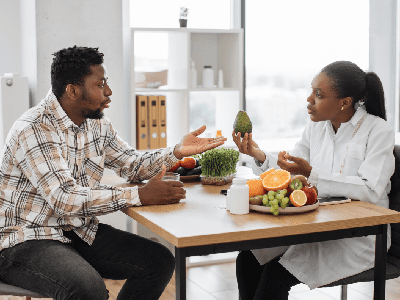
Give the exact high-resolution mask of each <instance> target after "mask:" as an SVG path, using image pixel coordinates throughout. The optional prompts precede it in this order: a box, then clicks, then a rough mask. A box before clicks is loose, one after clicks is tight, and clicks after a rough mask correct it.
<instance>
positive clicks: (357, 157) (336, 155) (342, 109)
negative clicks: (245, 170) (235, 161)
mask: <svg viewBox="0 0 400 300" xmlns="http://www.w3.org/2000/svg"><path fill="white" fill-rule="evenodd" d="M311 87H312V92H311V95H310V96H309V97H308V98H307V102H308V104H307V110H308V113H309V115H310V119H311V121H312V122H310V123H309V125H308V126H307V127H306V129H305V130H304V132H303V135H302V138H301V140H300V141H299V142H298V143H297V144H296V145H295V148H294V150H292V151H291V152H290V154H289V153H286V152H285V151H282V152H280V153H279V154H278V156H276V155H273V154H270V153H267V152H265V151H262V150H261V149H259V148H258V146H257V144H256V143H255V142H254V141H253V140H252V134H247V133H246V134H245V135H244V137H243V139H241V135H240V133H238V134H237V135H235V132H233V133H232V136H233V140H234V142H235V143H236V145H237V146H238V148H239V151H240V152H241V153H244V154H247V155H250V156H252V157H253V158H254V159H255V169H257V171H258V172H259V173H260V174H261V173H262V172H264V171H266V170H267V169H269V168H271V167H274V168H279V167H280V168H282V169H285V170H288V171H289V172H291V174H292V175H295V174H301V175H304V176H306V177H308V182H309V183H311V184H313V185H314V186H316V187H317V189H318V193H319V196H321V197H328V196H331V197H335V196H345V197H349V198H351V199H358V200H361V201H366V202H370V203H373V204H376V205H379V206H382V207H385V208H388V207H389V198H388V193H389V192H390V177H391V176H392V174H393V172H394V156H393V145H394V132H393V130H392V129H391V127H390V125H389V124H388V123H387V122H386V121H385V120H386V112H385V99H384V93H383V88H382V83H381V81H380V79H379V77H378V76H377V75H376V74H375V73H373V72H367V73H366V72H364V71H363V70H361V69H360V68H359V67H358V66H357V65H355V64H354V63H351V62H347V61H338V62H334V63H332V64H329V65H327V66H326V67H325V68H323V69H322V70H321V72H320V73H319V74H318V75H317V76H316V77H315V78H314V79H313V81H312V83H311ZM389 247H390V228H389V230H388V248H389ZM374 254H375V236H367V237H357V238H350V239H341V240H334V241H327V242H320V243H310V244H301V245H294V246H290V247H279V248H272V249H261V250H257V251H256V250H254V251H253V252H251V251H244V252H241V253H240V254H239V255H238V258H237V262H236V272H237V280H238V285H239V293H240V297H241V299H242V300H248V299H252V300H253V299H254V300H258V299H263V300H265V299H288V294H289V290H290V288H291V287H292V286H294V285H296V284H298V283H300V282H302V283H305V284H306V285H308V286H309V288H311V289H313V288H316V287H318V286H323V285H326V284H328V283H330V282H334V281H337V280H339V279H341V278H344V277H348V276H351V275H354V274H357V273H360V272H363V271H365V270H367V269H370V268H373V266H374V258H375V256H374Z"/></svg>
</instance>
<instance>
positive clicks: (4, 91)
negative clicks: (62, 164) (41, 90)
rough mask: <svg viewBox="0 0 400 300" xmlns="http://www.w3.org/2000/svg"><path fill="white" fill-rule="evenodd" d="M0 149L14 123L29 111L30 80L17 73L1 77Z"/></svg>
mask: <svg viewBox="0 0 400 300" xmlns="http://www.w3.org/2000/svg"><path fill="white" fill-rule="evenodd" d="M0 80H1V84H0V149H2V148H3V146H4V141H5V139H6V137H7V134H8V132H9V131H10V129H11V127H12V125H13V124H14V122H15V121H16V120H17V119H18V118H19V117H20V116H21V115H22V114H23V113H24V112H26V111H27V110H28V109H29V87H28V78H27V77H20V76H18V74H16V73H8V74H5V75H4V76H2V77H0Z"/></svg>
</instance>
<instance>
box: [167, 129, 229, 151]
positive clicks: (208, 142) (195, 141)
mask: <svg viewBox="0 0 400 300" xmlns="http://www.w3.org/2000/svg"><path fill="white" fill-rule="evenodd" d="M204 130H206V125H203V126H201V127H200V128H199V129H197V130H195V131H193V132H191V133H189V134H187V135H185V136H184V137H183V139H182V141H181V142H180V143H179V144H177V145H176V146H175V149H174V155H175V157H176V158H178V159H182V158H184V157H187V156H191V155H194V154H200V153H203V152H205V151H207V150H211V149H214V148H216V147H218V146H221V145H223V144H224V143H225V141H226V138H224V137H223V136H220V137H216V138H198V137H197V136H198V135H200V134H202V133H203V132H204Z"/></svg>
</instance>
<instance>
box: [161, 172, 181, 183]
mask: <svg viewBox="0 0 400 300" xmlns="http://www.w3.org/2000/svg"><path fill="white" fill-rule="evenodd" d="M179 179H180V175H179V174H178V173H173V172H166V173H165V175H164V177H163V178H161V180H175V181H179Z"/></svg>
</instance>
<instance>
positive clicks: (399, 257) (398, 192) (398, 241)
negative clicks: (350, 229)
mask: <svg viewBox="0 0 400 300" xmlns="http://www.w3.org/2000/svg"><path fill="white" fill-rule="evenodd" d="M394 157H395V171H394V174H393V176H392V178H391V179H390V181H391V186H392V188H391V190H390V193H389V208H390V209H393V210H396V211H400V145H395V146H394ZM390 227H391V230H392V236H391V237H392V245H391V246H390V249H389V252H388V262H389V263H391V264H394V265H395V266H397V267H398V268H400V223H396V224H391V225H390Z"/></svg>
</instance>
